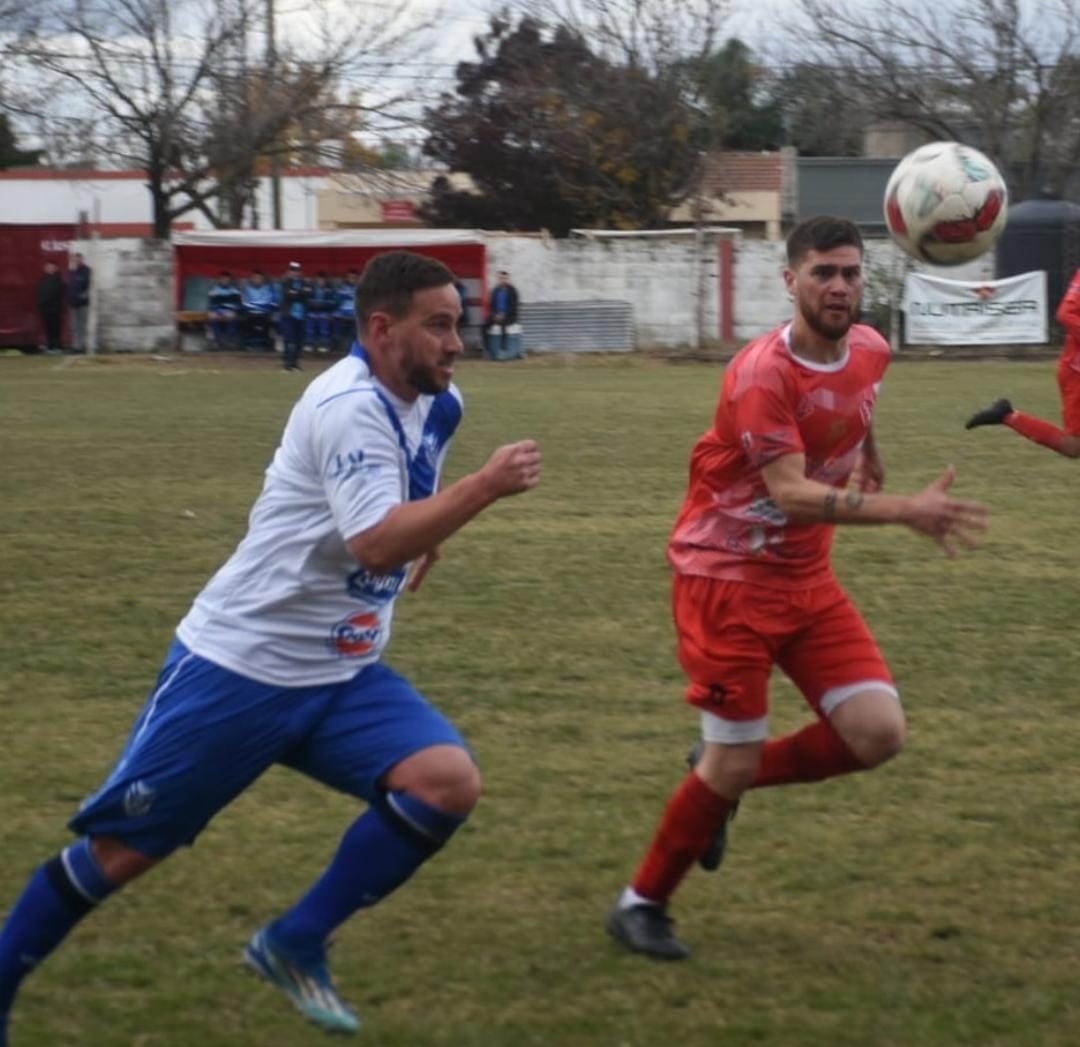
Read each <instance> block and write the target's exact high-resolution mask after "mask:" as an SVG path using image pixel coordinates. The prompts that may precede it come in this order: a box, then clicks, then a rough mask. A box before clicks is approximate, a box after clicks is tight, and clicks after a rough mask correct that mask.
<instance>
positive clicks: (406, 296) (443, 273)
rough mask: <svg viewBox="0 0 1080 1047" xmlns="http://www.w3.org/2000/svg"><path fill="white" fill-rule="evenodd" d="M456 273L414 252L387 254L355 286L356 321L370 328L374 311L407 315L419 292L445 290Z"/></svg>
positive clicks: (373, 261) (367, 268)
mask: <svg viewBox="0 0 1080 1047" xmlns="http://www.w3.org/2000/svg"><path fill="white" fill-rule="evenodd" d="M453 282H454V274H453V273H451V272H450V270H449V269H447V268H446V266H445V265H443V264H442V262H439V261H436V260H435V259H434V258H428V257H426V256H425V255H422V254H415V253H414V252H413V251H386V252H385V253H383V254H377V255H376V256H375V257H374V258H372V259H371V261H370V262H368V264H367V265H365V266H364V272H363V274H362V275H361V277H360V282H359V283H358V284H357V285H356V318H357V320H358V321H359V323H360V327H361V328H364V327H366V326H367V322H368V319H369V318H370V316H371V314H372V313H374V312H377V311H378V312H384V313H389V314H390V315H391V316H396V317H400V316H404V315H405V314H406V313H407V312H408V311H409V305H410V304H411V302H412V296H413V294H414V293H415V292H416V291H426V290H428V289H429V288H431V287H445V286H446V285H447V284H452V283H453Z"/></svg>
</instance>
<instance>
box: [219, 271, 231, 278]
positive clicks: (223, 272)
mask: <svg viewBox="0 0 1080 1047" xmlns="http://www.w3.org/2000/svg"><path fill="white" fill-rule="evenodd" d="M223 276H232V273H230V272H229V270H228V269H222V270H221V272H220V273H218V279H219V280H220V279H221V278H222V277H223Z"/></svg>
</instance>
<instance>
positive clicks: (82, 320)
mask: <svg viewBox="0 0 1080 1047" xmlns="http://www.w3.org/2000/svg"><path fill="white" fill-rule="evenodd" d="M90 274H91V269H90V266H88V265H87V264H86V259H85V258H83V256H82V255H81V254H77V255H76V256H75V268H74V269H72V270H71V283H70V284H69V285H68V301H69V302H70V304H71V337H72V343H73V344H72V348H73V349H74V351H75V352H77V353H85V352H86V330H87V324H88V322H89V320H90Z"/></svg>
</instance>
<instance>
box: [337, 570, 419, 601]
mask: <svg viewBox="0 0 1080 1047" xmlns="http://www.w3.org/2000/svg"><path fill="white" fill-rule="evenodd" d="M404 583H405V568H404V567H399V568H398V569H397V570H396V571H390V572H389V573H388V574H375V573H374V572H372V571H369V570H368V569H367V568H366V567H358V568H357V569H356V570H355V571H353V572H352V574H350V575H349V578H348V581H347V582H346V583H345V587H346V588H347V589H348V591H349V595H350V596H352V597H353V598H354V599H357V600H367V601H368V602H369V603H388V602H389V601H390V600H392V599H393V598H394V597H395V596H397V594H398V593H399V592H401V587H402V585H403V584H404Z"/></svg>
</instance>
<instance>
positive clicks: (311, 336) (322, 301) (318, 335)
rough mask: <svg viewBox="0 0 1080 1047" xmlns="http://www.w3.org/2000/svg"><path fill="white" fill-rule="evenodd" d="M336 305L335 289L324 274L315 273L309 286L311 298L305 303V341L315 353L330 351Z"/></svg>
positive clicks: (336, 295)
mask: <svg viewBox="0 0 1080 1047" xmlns="http://www.w3.org/2000/svg"><path fill="white" fill-rule="evenodd" d="M337 304H338V293H337V288H336V287H334V286H333V284H331V283H330V279H329V277H328V276H327V275H326V273H324V272H318V273H316V274H315V282H314V283H313V284H312V285H311V296H310V297H309V298H308V301H307V341H308V345H310V346H312V347H313V348H314V349H315V350H316V351H317V352H320V353H327V352H329V351H330V335H331V331H332V328H333V323H334V310H335V309H336V308H337Z"/></svg>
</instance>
